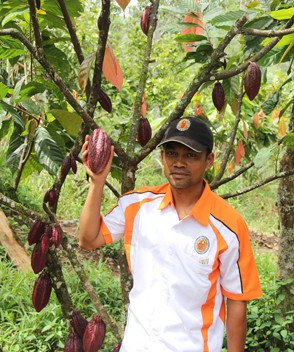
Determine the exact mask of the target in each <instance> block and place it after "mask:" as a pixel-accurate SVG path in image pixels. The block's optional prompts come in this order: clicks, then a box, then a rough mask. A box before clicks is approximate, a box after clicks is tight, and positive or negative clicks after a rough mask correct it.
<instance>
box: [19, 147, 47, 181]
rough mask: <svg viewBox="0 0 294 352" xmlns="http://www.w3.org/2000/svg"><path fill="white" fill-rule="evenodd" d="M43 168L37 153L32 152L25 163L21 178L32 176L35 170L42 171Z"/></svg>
mask: <svg viewBox="0 0 294 352" xmlns="http://www.w3.org/2000/svg"><path fill="white" fill-rule="evenodd" d="M42 170H43V167H42V165H41V164H40V163H39V162H38V159H37V156H36V154H35V153H31V155H30V157H29V158H28V160H27V162H26V163H25V167H24V168H23V170H22V174H21V179H22V180H23V179H25V178H27V177H32V174H33V173H34V172H37V173H40V172H41V171H42Z"/></svg>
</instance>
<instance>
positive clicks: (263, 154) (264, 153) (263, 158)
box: [253, 148, 271, 169]
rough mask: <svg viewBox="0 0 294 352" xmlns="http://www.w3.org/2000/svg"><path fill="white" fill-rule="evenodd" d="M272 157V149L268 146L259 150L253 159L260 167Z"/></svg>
mask: <svg viewBox="0 0 294 352" xmlns="http://www.w3.org/2000/svg"><path fill="white" fill-rule="evenodd" d="M270 158H271V151H270V149H268V148H262V149H260V150H259V152H258V153H257V154H256V155H255V158H254V160H253V162H254V165H255V166H256V167H257V168H258V169H259V168H261V167H263V166H264V165H266V164H267V162H268V161H269V160H270Z"/></svg>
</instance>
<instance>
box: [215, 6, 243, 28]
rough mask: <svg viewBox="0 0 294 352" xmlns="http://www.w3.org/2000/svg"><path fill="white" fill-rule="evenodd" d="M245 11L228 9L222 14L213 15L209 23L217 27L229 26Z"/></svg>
mask: <svg viewBox="0 0 294 352" xmlns="http://www.w3.org/2000/svg"><path fill="white" fill-rule="evenodd" d="M245 13H246V12H245V11H242V10H237V11H229V12H227V13H225V14H223V15H219V16H216V17H214V18H213V19H212V20H211V23H212V24H213V25H215V26H216V27H218V28H222V27H225V28H227V27H231V25H232V24H233V23H234V22H236V21H237V20H238V19H239V18H240V17H242V16H243V15H244V14H245Z"/></svg>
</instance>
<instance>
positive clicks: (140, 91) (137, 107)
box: [127, 0, 160, 156]
mask: <svg viewBox="0 0 294 352" xmlns="http://www.w3.org/2000/svg"><path fill="white" fill-rule="evenodd" d="M159 3H160V0H155V1H153V2H152V12H151V16H150V25H149V30H148V37H147V43H146V49H145V54H144V60H143V64H142V68H141V74H140V81H139V84H138V88H137V94H136V98H135V104H134V112H133V120H132V125H131V127H130V137H129V141H128V146H127V154H128V155H130V156H131V155H134V149H135V148H134V144H135V140H136V135H137V130H138V126H139V119H140V115H141V107H142V99H143V95H144V91H145V86H146V81H147V76H148V67H149V63H150V57H151V50H152V40H153V34H154V31H155V28H156V22H157V12H158V8H159Z"/></svg>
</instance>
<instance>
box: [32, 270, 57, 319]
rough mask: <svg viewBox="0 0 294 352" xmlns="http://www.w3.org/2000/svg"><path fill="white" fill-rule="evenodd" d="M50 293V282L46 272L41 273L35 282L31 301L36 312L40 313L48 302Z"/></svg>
mask: <svg viewBox="0 0 294 352" xmlns="http://www.w3.org/2000/svg"><path fill="white" fill-rule="evenodd" d="M51 291H52V281H51V278H50V275H49V273H48V272H42V273H41V274H40V275H39V277H38V279H37V280H36V282H35V285H34V289H33V294H32V301H33V305H34V307H35V309H36V311H37V312H40V311H41V310H42V309H43V308H44V307H46V305H47V304H48V302H49V299H50V295H51Z"/></svg>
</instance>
